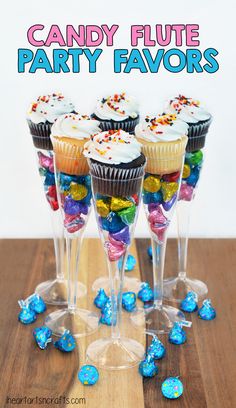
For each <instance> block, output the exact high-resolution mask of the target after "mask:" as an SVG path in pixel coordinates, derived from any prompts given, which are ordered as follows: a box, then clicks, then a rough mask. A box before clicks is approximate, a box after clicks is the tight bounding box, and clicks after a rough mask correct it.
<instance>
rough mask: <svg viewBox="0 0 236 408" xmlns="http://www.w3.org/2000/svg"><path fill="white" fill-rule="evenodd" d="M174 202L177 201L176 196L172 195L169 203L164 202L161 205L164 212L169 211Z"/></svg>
mask: <svg viewBox="0 0 236 408" xmlns="http://www.w3.org/2000/svg"><path fill="white" fill-rule="evenodd" d="M176 200H177V194H174V195H173V197H172V198H171V200H170V201H166V202H165V201H164V202H163V203H162V206H163V208H164V210H165V211H170V209H171V208H172V207H173V205H174V204H175V202H176Z"/></svg>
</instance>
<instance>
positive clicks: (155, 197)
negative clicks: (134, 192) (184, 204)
mask: <svg viewBox="0 0 236 408" xmlns="http://www.w3.org/2000/svg"><path fill="white" fill-rule="evenodd" d="M143 202H144V204H152V203H161V202H162V193H161V191H157V192H156V193H146V192H144V193H143Z"/></svg>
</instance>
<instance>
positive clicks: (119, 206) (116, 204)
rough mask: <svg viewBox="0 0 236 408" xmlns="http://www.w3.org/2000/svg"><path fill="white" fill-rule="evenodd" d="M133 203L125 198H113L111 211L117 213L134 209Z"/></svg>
mask: <svg viewBox="0 0 236 408" xmlns="http://www.w3.org/2000/svg"><path fill="white" fill-rule="evenodd" d="M132 206H133V201H131V200H127V198H123V197H112V198H111V211H114V212H117V211H121V210H124V209H125V208H128V207H132Z"/></svg>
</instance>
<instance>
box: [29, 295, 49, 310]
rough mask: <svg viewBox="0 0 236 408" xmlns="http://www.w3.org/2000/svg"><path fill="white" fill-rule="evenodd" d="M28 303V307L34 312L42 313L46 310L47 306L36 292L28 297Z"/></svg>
mask: <svg viewBox="0 0 236 408" xmlns="http://www.w3.org/2000/svg"><path fill="white" fill-rule="evenodd" d="M28 303H29V306H30V309H31V310H33V311H34V312H35V313H44V312H45V310H47V306H46V304H45V302H44V300H43V298H42V297H41V296H39V295H38V294H37V293H34V294H33V295H31V296H30V297H29V298H28Z"/></svg>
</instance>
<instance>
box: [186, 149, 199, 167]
mask: <svg viewBox="0 0 236 408" xmlns="http://www.w3.org/2000/svg"><path fill="white" fill-rule="evenodd" d="M202 160H203V153H202V151H201V150H196V151H195V152H192V153H186V154H185V161H186V163H188V164H190V165H193V166H196V165H199V164H201V163H202Z"/></svg>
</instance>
